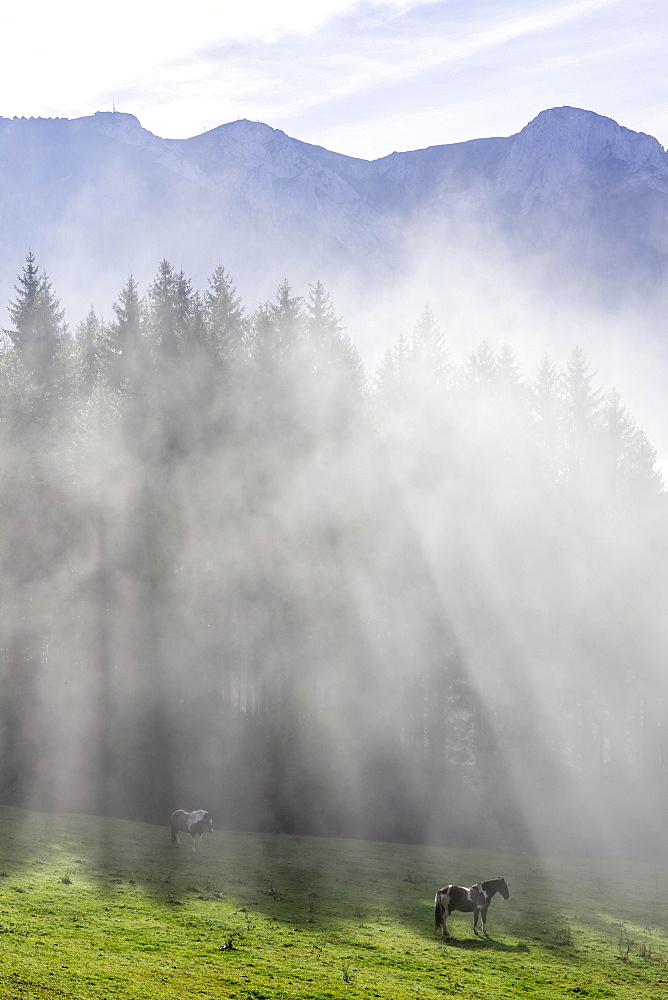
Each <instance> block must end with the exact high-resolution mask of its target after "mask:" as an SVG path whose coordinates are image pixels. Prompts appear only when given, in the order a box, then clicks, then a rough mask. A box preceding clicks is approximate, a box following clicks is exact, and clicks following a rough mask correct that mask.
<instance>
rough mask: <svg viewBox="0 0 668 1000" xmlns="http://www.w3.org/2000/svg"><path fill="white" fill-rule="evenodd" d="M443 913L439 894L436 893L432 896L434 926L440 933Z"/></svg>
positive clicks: (443, 908)
mask: <svg viewBox="0 0 668 1000" xmlns="http://www.w3.org/2000/svg"><path fill="white" fill-rule="evenodd" d="M444 913H445V907H444V906H443V903H442V902H441V894H440V892H437V893H436V895H435V896H434V922H435V924H436V930H437V931H440V930H442V928H443V914H444Z"/></svg>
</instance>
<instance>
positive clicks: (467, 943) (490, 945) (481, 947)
mask: <svg viewBox="0 0 668 1000" xmlns="http://www.w3.org/2000/svg"><path fill="white" fill-rule="evenodd" d="M442 944H443V947H444V948H456V949H458V950H459V951H485V950H487V949H491V950H493V951H513V952H522V951H528V950H529V949H528V946H527V945H526V944H525V943H524V942H523V941H518V942H517V944H506V943H505V941H496V940H495V939H494V938H491V937H490V938H453V937H450V938H443V940H442Z"/></svg>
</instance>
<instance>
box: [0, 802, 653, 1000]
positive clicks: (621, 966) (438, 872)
mask: <svg viewBox="0 0 668 1000" xmlns="http://www.w3.org/2000/svg"><path fill="white" fill-rule="evenodd" d="M187 839H188V841H189V840H190V838H187ZM182 840H183V842H184V846H183V847H181V849H177V848H175V847H173V846H172V845H171V844H170V838H169V831H168V829H167V827H156V826H150V825H147V824H142V823H131V822H125V821H120V820H110V821H103V820H100V819H97V818H94V817H88V816H83V817H82V816H70V815H43V814H36V813H27V812H24V811H23V810H19V809H12V808H8V807H4V808H0V998H2V1000H19V998H20V1000H28V998H30V1000H32V998H37V997H39V998H40V1000H41V998H54V1000H57V998H77V1000H79V998H81V1000H91V998H96V1000H112V998H120V997H123V998H137V1000H139V998H142V1000H144V998H160V1000H177V998H178V1000H183V998H184V997H188V998H190V1000H193V998H212V1000H213V998H225V1000H226V998H239V1000H279V998H280V1000H291V998H294V1000H321V998H322V1000H324V998H328V1000H330V998H331V1000H344V998H351V1000H353V998H363V997H364V998H367V997H383V998H388V1000H404V998H408V997H410V998H415V997H462V998H463V997H466V998H481V1000H483V998H484V1000H489V998H508V997H535V998H554V997H574V998H577V997H622V998H628V1000H638V998H640V997H642V998H643V1000H660V998H661V1000H665V998H667V997H668V901H667V899H666V893H665V889H664V886H665V881H666V877H667V876H668V869H667V868H666V867H663V866H652V865H645V864H639V863H633V864H631V863H626V862H620V861H615V862H610V861H605V862H603V861H583V860H573V859H549V861H547V862H546V861H541V860H539V859H537V858H535V857H533V856H531V855H527V854H522V853H519V852H501V851H499V852H486V851H477V850H463V849H451V848H448V847H415V846H404V845H397V844H384V843H365V842H361V841H345V840H325V839H315V838H309V837H287V836H269V835H260V834H244V833H233V832H228V831H222V832H221V831H216V832H215V833H214V834H212V835H208V836H206V837H205V841H204V851H203V853H202V854H197V855H194V854H193V853H192V852H191V850H190V844H189V843H188V844H186V843H185V841H186V838H185V837H183V836H182ZM500 874H502V875H504V876H505V878H506V880H507V882H508V885H509V888H510V893H511V895H510V899H509V900H508V901H507V902H504V901H503V900H502V899H501V898H500V897H498V896H497V897H495V898H494V900H493V902H492V905H491V907H490V911H489V917H488V926H489V931H490V934H491V939H490V940H482V939H478V938H475V937H474V935H473V931H472V916H471V915H464V914H461V915H455V914H453V916H452V917H451V918H450V921H449V927H450V930H451V932H452V934H453V938H452V939H451V940H448V941H443V940H441V939H440V938H438V937H437V936H436V934H435V932H434V918H433V895H434V890H435V889H436V888H437V887H438V886H439V885H442V884H443V883H445V882H450V881H453V882H458V883H461V884H464V885H469V884H472V883H474V882H477V881H479V880H480V879H482V878H490V877H495V876H496V875H500Z"/></svg>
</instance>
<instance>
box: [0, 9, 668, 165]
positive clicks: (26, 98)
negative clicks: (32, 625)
mask: <svg viewBox="0 0 668 1000" xmlns="http://www.w3.org/2000/svg"><path fill="white" fill-rule="evenodd" d="M30 12H31V18H30V29H29V30H26V12H25V9H24V10H21V11H19V10H18V9H17V10H16V11H15V12H10V13H9V14H7V15H3V30H2V37H1V38H0V94H1V95H2V105H1V106H0V114H2V115H4V116H6V117H12V116H13V115H25V116H30V115H35V116H38V115H42V116H62V117H77V116H79V115H84V114H90V113H92V112H93V111H97V110H111V108H112V106H115V107H116V109H117V110H121V111H129V112H132V113H133V114H136V115H137V117H138V118H139V120H140V121H141V123H142V124H143V125H144V126H145V127H146V128H148V129H150V130H151V131H153V132H155V133H156V134H158V135H161V136H165V137H168V138H183V137H186V136H190V135H196V134H198V133H200V132H202V131H204V130H205V129H208V128H212V127H214V126H216V125H219V124H222V123H224V122H227V121H231V120H234V119H236V118H238V117H240V118H250V119H253V120H260V121H264V122H266V123H267V124H269V125H272V126H274V127H275V128H281V129H283V130H284V131H285V132H287V133H289V134H290V135H293V136H296V137H297V138H300V139H304V140H305V141H308V142H313V143H317V144H319V145H323V146H327V147H328V148H330V149H335V150H338V151H340V152H343V153H348V154H350V155H353V156H363V157H366V158H373V157H376V156H383V155H385V154H387V153H390V152H392V150H394V149H414V148H418V147H423V146H428V145H433V144H436V143H445V142H457V141H460V140H464V139H471V138H477V137H480V136H490V135H510V134H511V133H513V132H516V131H518V130H519V129H520V128H522V127H523V126H524V125H525V124H526V123H527V122H528V121H530V120H531V119H532V118H533V117H535V115H536V114H538V112H539V111H541V110H543V109H544V108H547V107H555V106H560V105H564V104H569V105H572V106H575V107H584V108H587V109H589V110H592V111H597V112H599V113H600V114H604V115H608V116H610V117H611V118H614V119H615V120H616V121H618V122H620V124H623V125H627V126H628V127H629V128H633V129H635V130H637V131H644V132H649V133H650V134H652V135H655V136H656V138H658V139H659V141H660V142H661V143H662V144H663V145H664V146H665V145H668V73H667V72H666V69H665V66H666V62H667V60H666V56H667V54H668V31H667V30H666V29H667V26H668V5H665V3H664V0H632V2H630V0H509V2H501V0H494V2H492V0H469V2H463V0H363V2H353V0H286V2H285V3H282V4H278V3H276V2H275V0H274V2H268V0H245V2H244V3H243V4H240V3H239V2H238V0H237V2H236V3H234V4H231V3H226V2H223V3H220V2H219V3H211V2H200V0H193V2H191V3H190V4H187V5H184V4H183V3H182V2H181V3H176V2H173V0H165V2H164V3H163V4H162V5H161V8H160V13H157V12H156V6H155V5H154V4H148V3H144V2H143V0H136V2H134V3H131V2H129V0H117V2H115V3H114V4H112V5H109V7H108V8H105V9H104V10H86V9H85V8H82V7H81V6H80V5H79V4H76V5H75V4H71V3H67V2H66V3H61V4H59V5H54V4H53V3H50V4H48V3H46V2H44V0H36V2H34V3H33V4H31V7H30Z"/></svg>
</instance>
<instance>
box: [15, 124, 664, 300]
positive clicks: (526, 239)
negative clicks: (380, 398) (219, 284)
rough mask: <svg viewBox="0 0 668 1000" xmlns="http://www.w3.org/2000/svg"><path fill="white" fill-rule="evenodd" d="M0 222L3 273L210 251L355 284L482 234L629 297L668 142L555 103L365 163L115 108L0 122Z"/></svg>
mask: <svg viewBox="0 0 668 1000" xmlns="http://www.w3.org/2000/svg"><path fill="white" fill-rule="evenodd" d="M0 223H1V224H2V225H3V231H4V233H5V241H4V249H3V251H2V252H0V265H1V267H2V269H5V270H6V269H7V268H11V273H16V270H17V265H18V261H20V259H21V258H22V257H23V256H24V255H25V251H26V248H27V247H29V246H31V247H33V249H34V250H35V252H36V253H38V256H39V258H40V259H43V260H44V261H45V264H46V266H47V267H48V268H49V269H51V268H52V266H53V265H52V261H53V260H55V259H63V260H64V268H65V270H67V269H70V270H71V269H75V270H76V269H78V270H79V271H80V272H81V280H82V281H83V279H84V275H85V274H86V273H87V274H89V275H90V276H91V278H92V275H93V273H94V270H95V268H97V269H98V270H100V269H104V270H106V271H110V272H113V273H114V281H115V285H116V287H119V285H120V283H121V282H122V280H123V277H122V275H123V274H124V273H127V272H128V271H130V270H132V271H133V273H135V274H137V275H139V277H140V278H145V277H146V276H148V275H149V274H151V273H153V272H154V269H155V266H156V262H157V260H159V259H160V258H161V257H162V256H167V257H169V258H170V259H173V258H174V259H176V260H177V261H178V262H179V264H182V265H183V266H184V268H185V269H186V270H189V271H194V272H195V273H196V274H200V273H203V272H208V271H210V270H211V268H212V267H213V266H215V263H216V262H218V261H219V260H222V261H224V262H225V264H226V266H228V267H229V269H230V270H231V271H232V273H233V274H236V275H238V276H239V278H240V280H241V282H242V284H243V283H244V282H246V281H247V280H249V279H250V277H251V276H255V278H256V279H257V277H258V275H266V280H267V282H269V283H271V282H272V281H274V282H275V278H276V276H277V275H281V274H282V275H283V276H285V273H286V272H287V273H289V274H293V275H294V277H295V280H296V281H310V280H316V278H320V277H323V278H324V279H327V280H330V281H334V282H335V283H336V280H337V276H338V277H340V276H342V275H345V276H347V277H348V279H350V278H351V275H352V276H354V277H353V278H352V280H353V281H357V282H358V284H359V285H361V286H367V285H369V284H370V283H371V284H377V283H378V282H382V281H387V280H390V281H393V280H395V278H396V275H397V274H399V273H401V272H402V271H406V270H407V269H410V268H411V267H412V266H413V265H414V263H415V261H416V260H417V259H419V258H421V257H422V256H424V255H425V254H429V253H430V252H433V251H435V252H440V249H439V248H441V247H445V246H446V245H451V244H453V245H455V246H457V244H458V242H461V240H462V238H463V236H462V234H465V235H466V236H467V237H468V235H469V234H471V233H475V234H477V233H483V234H486V233H487V234H493V235H494V238H497V237H498V239H500V240H502V241H503V242H504V244H505V245H507V247H508V248H509V252H511V253H512V254H515V255H519V257H520V258H522V259H523V260H526V261H535V260H541V259H542V258H546V259H547V258H548V257H549V258H550V261H551V264H550V266H554V267H558V268H559V270H560V273H561V272H562V271H563V275H564V281H565V282H570V281H578V280H580V281H581V284H583V286H586V287H588V288H589V289H590V290H591V291H594V292H595V294H599V295H600V296H601V297H605V296H607V295H608V294H609V292H610V289H611V288H612V289H617V290H618V289H619V286H620V280H621V279H622V278H623V280H624V283H625V285H628V288H629V289H630V290H632V291H634V292H636V293H637V292H638V291H640V292H642V293H643V294H644V293H645V292H646V291H647V289H655V288H658V287H659V286H662V285H663V284H665V282H666V276H667V275H668V154H667V153H666V151H665V150H664V149H663V147H662V146H661V144H660V143H659V142H658V140H656V139H655V138H654V137H652V136H648V135H646V134H645V133H642V132H634V131H633V130H631V129H628V128H626V127H624V126H621V125H619V124H618V123H617V122H615V121H614V120H613V119H611V118H606V117H604V116H601V115H598V114H596V113H595V112H592V111H587V110H584V109H579V108H571V107H567V106H564V107H561V108H549V109H546V110H544V111H541V112H540V113H539V114H538V115H537V116H536V117H535V118H533V119H532V120H531V121H530V122H529V123H528V124H527V125H526V126H525V127H524V128H523V129H521V130H520V131H519V132H517V133H515V134H513V135H511V136H507V137H498V136H497V137H483V138H475V139H470V140H467V141H465V142H458V143H450V144H448V143H445V144H439V145H434V146H429V147H425V148H424V149H417V150H407V151H398V152H397V151H395V152H392V153H389V154H387V155H386V156H383V157H379V158H377V159H375V160H365V159H362V158H357V157H352V156H349V155H347V154H344V153H338V152H334V151H332V150H328V149H326V148H325V147H323V146H317V145H313V144H310V143H307V142H304V141H302V140H300V139H296V138H293V137H291V136H289V135H287V134H286V133H285V132H283V131H281V130H280V129H275V128H273V127H272V126H270V125H266V124H265V123H262V122H252V121H250V120H248V119H241V120H237V121H234V122H227V123H224V124H222V125H219V126H217V127H216V128H214V129H210V130H208V131H206V132H203V133H200V134H199V135H195V136H192V137H190V138H187V139H164V138H161V137H159V136H156V135H154V134H153V133H152V132H150V131H149V130H148V129H145V128H144V127H143V126H142V125H141V123H140V122H139V120H138V118H137V117H136V116H135V115H133V114H129V113H127V112H119V111H111V112H105V111H98V112H96V113H95V114H93V115H88V116H84V117H81V118H74V119H67V118H55V119H39V118H36V119H26V118H21V119H19V118H14V119H9V118H1V119H0ZM476 238H477V236H476ZM483 241H484V238H483ZM532 266H533V264H532ZM279 280H280V278H279ZM274 287H275V286H274Z"/></svg>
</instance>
